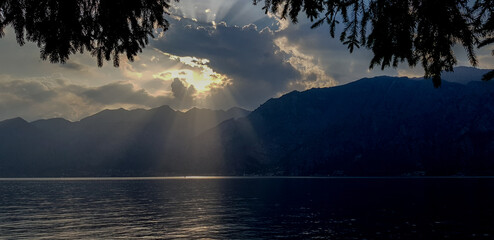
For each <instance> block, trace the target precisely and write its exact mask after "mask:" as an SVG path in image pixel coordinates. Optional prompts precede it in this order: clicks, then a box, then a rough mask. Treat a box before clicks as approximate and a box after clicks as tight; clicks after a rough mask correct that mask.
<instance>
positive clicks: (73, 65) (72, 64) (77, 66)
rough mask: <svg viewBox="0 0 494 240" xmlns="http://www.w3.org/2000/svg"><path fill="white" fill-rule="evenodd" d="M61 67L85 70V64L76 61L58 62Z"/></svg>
mask: <svg viewBox="0 0 494 240" xmlns="http://www.w3.org/2000/svg"><path fill="white" fill-rule="evenodd" d="M59 66H60V67H61V68H65V69H69V70H75V71H84V70H86V66H84V65H82V64H80V63H76V62H66V63H62V64H59Z"/></svg>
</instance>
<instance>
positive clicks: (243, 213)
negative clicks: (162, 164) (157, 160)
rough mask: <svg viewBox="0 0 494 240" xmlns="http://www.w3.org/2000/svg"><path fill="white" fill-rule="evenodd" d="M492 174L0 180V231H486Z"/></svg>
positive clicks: (312, 234) (215, 234)
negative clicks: (483, 176)
mask: <svg viewBox="0 0 494 240" xmlns="http://www.w3.org/2000/svg"><path fill="white" fill-rule="evenodd" d="M493 189H494V179H492V178H425V179H418V178H199V179H191V178H163V179H159V178H158V179H90V180H84V179H65V180H60V179H45V180H41V179H34V180H15V181H12V180H0V238H2V239H81V238H82V239H83V238H90V239H119V238H125V239H128V238H131V239H132V238H140V239H141V238H143V239H145V238H149V239H177V238H183V239H191V238H212V239H293V238H299V239H300V238H301V239H493V238H494V205H493V204H494V191H492V190H493Z"/></svg>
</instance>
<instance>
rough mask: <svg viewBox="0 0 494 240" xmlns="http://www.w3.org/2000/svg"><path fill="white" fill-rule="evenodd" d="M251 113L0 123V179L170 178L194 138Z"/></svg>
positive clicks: (119, 114)
mask: <svg viewBox="0 0 494 240" xmlns="http://www.w3.org/2000/svg"><path fill="white" fill-rule="evenodd" d="M249 113H250V112H249V111H247V110H243V109H238V108H232V109H230V110H227V111H223V110H216V111H214V110H208V109H197V108H194V109H191V110H189V111H187V112H180V111H175V110H173V109H171V108H170V107H168V106H162V107H158V108H154V109H150V110H143V109H136V110H130V111H129V110H125V109H116V110H104V111H102V112H99V113H97V114H95V115H92V116H89V117H87V118H84V119H82V120H80V121H78V122H69V121H67V120H65V119H61V118H54V119H47V120H38V121H34V122H31V123H28V122H26V121H25V120H23V119H21V118H15V119H10V120H5V121H2V122H0V176H9V177H12V176H27V177H28V176H113V175H116V176H128V175H132V176H135V175H147V174H149V175H156V174H158V173H162V172H169V173H173V172H174V171H175V168H176V166H177V165H180V164H181V163H180V159H178V155H179V154H178V153H180V152H182V151H184V150H183V149H184V147H185V145H186V144H187V143H188V142H189V141H190V139H193V138H194V137H195V136H197V135H198V134H199V133H201V132H203V131H205V130H207V129H209V128H212V127H215V126H216V125H218V124H219V123H221V122H222V121H225V120H228V119H234V118H239V117H244V116H246V115H247V114H249Z"/></svg>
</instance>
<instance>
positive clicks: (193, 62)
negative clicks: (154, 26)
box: [153, 49, 231, 98]
mask: <svg viewBox="0 0 494 240" xmlns="http://www.w3.org/2000/svg"><path fill="white" fill-rule="evenodd" d="M155 50H156V51H158V52H160V53H161V54H163V55H165V56H166V57H168V58H169V59H170V60H174V61H177V62H179V63H181V64H182V66H181V67H180V68H178V69H167V70H165V71H162V72H159V73H156V74H154V75H153V77H154V78H158V79H162V80H164V81H170V80H173V79H175V78H178V79H180V80H182V81H184V82H185V83H187V84H188V85H189V86H190V85H192V86H194V88H195V89H196V91H197V93H196V97H198V98H204V97H206V96H207V95H208V93H209V92H210V91H211V90H212V89H213V88H223V87H225V86H227V85H229V84H231V79H229V78H228V77H227V76H225V75H223V74H220V73H217V72H215V71H214V70H213V69H212V68H211V67H210V66H209V65H208V64H209V60H208V59H204V58H197V57H192V56H176V55H172V54H169V53H165V52H162V51H160V50H158V49H155Z"/></svg>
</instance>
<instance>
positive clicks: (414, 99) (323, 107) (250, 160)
mask: <svg viewBox="0 0 494 240" xmlns="http://www.w3.org/2000/svg"><path fill="white" fill-rule="evenodd" d="M479 80H480V79H479ZM493 97H494V84H492V83H489V82H480V81H476V82H470V83H468V84H466V85H463V84H458V83H450V82H447V81H446V82H445V83H444V85H443V86H442V87H441V88H439V89H433V88H431V87H430V85H429V84H428V82H427V81H426V80H424V79H408V78H397V77H376V78H364V79H361V80H359V81H355V82H352V83H349V84H346V85H343V86H338V87H332V88H322V89H311V90H307V91H304V92H291V93H289V94H286V95H284V96H282V97H280V98H277V99H271V100H269V101H267V102H266V103H264V104H263V105H262V106H260V107H259V108H258V109H256V110H255V111H254V112H252V113H251V114H250V115H249V116H248V117H247V118H243V119H237V120H231V121H226V122H223V123H222V124H220V125H219V126H218V127H216V128H214V129H210V130H208V131H207V132H206V133H204V134H203V135H201V136H200V137H199V138H198V139H197V141H196V142H195V143H194V146H193V150H191V151H188V153H193V154H194V155H193V156H191V157H189V158H190V159H192V161H194V160H195V161H197V163H203V164H204V165H205V166H202V165H200V164H195V166H200V168H201V169H206V167H207V166H210V167H211V169H210V171H214V170H219V171H221V172H223V173H225V174H243V173H248V174H281V175H359V176H360V175H363V176H368V175H379V176H382V175H384V176H389V175H414V174H420V175H421V174H428V175H455V174H467V175H478V174H480V175H484V174H486V175H492V174H493V173H494V159H492V156H494V155H493V154H494V121H493V120H494V103H493V102H492V98H493ZM211 163H214V164H211Z"/></svg>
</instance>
